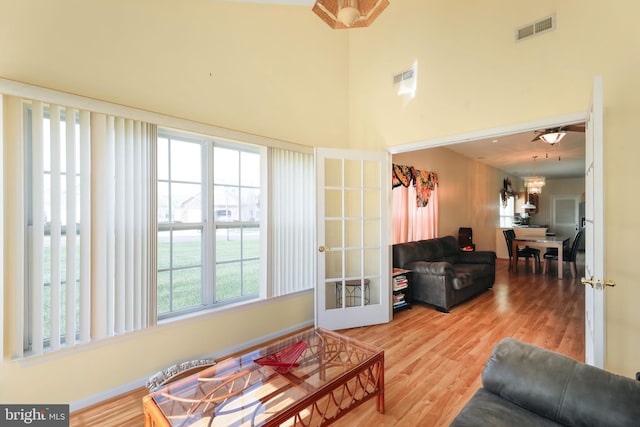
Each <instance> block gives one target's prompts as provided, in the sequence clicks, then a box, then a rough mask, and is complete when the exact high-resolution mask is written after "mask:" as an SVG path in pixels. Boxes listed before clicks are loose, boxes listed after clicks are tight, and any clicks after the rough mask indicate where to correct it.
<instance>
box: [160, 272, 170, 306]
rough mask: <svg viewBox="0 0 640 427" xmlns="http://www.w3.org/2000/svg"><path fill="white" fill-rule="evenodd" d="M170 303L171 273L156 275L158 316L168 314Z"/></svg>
mask: <svg viewBox="0 0 640 427" xmlns="http://www.w3.org/2000/svg"><path fill="white" fill-rule="evenodd" d="M170 303H171V272H170V271H165V272H161V273H158V314H164V313H168V312H169V310H170Z"/></svg>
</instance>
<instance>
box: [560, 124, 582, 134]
mask: <svg viewBox="0 0 640 427" xmlns="http://www.w3.org/2000/svg"><path fill="white" fill-rule="evenodd" d="M584 129H585V126H584V123H580V124H577V125H569V126H565V127H563V128H562V130H567V131H570V132H584Z"/></svg>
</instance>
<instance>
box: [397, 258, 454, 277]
mask: <svg viewBox="0 0 640 427" xmlns="http://www.w3.org/2000/svg"><path fill="white" fill-rule="evenodd" d="M407 269H409V270H411V271H412V272H413V273H414V274H428V275H431V276H446V275H450V276H453V273H454V270H453V266H452V265H451V264H450V263H448V262H443V261H437V262H431V261H416V262H412V263H410V264H408V265H407Z"/></svg>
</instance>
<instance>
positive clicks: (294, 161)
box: [268, 148, 315, 296]
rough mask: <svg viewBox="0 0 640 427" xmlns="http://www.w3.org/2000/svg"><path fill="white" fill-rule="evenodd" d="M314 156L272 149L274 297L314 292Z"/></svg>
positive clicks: (271, 211) (271, 241) (271, 223)
mask: <svg viewBox="0 0 640 427" xmlns="http://www.w3.org/2000/svg"><path fill="white" fill-rule="evenodd" d="M313 165H314V160H313V155H311V154H306V153H301V152H296V151H290V150H286V149H281V148H270V149H269V175H270V176H269V184H270V189H271V191H270V203H271V209H270V221H269V225H270V228H269V231H270V234H269V235H270V240H269V242H270V248H269V249H270V250H269V251H268V253H269V266H270V267H271V269H272V270H271V275H270V281H271V286H270V290H271V294H272V295H271V296H279V295H285V294H288V293H291V292H296V291H301V290H304V289H310V288H313V285H314V280H315V272H314V265H315V247H314V240H313V238H314V228H315V192H314V184H313V178H314V166H313Z"/></svg>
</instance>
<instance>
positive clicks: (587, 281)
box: [580, 277, 616, 290]
mask: <svg viewBox="0 0 640 427" xmlns="http://www.w3.org/2000/svg"><path fill="white" fill-rule="evenodd" d="M580 282H581V283H582V284H583V285H589V286H591V287H592V288H595V289H598V290H600V289H602V288H603V286H608V287H610V288H613V287H614V286H615V285H616V282H614V281H613V280H605V281H604V282H603V281H601V280H593V277H591V279H587V278H586V277H583V278H581V279H580Z"/></svg>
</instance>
